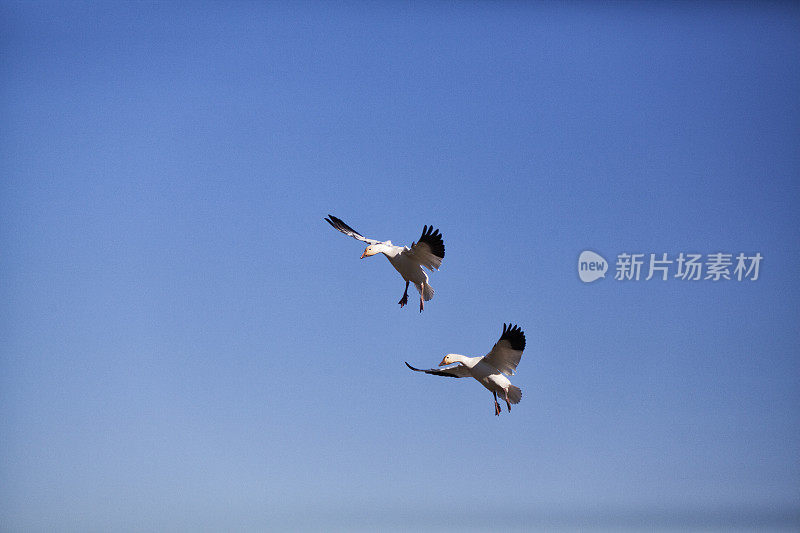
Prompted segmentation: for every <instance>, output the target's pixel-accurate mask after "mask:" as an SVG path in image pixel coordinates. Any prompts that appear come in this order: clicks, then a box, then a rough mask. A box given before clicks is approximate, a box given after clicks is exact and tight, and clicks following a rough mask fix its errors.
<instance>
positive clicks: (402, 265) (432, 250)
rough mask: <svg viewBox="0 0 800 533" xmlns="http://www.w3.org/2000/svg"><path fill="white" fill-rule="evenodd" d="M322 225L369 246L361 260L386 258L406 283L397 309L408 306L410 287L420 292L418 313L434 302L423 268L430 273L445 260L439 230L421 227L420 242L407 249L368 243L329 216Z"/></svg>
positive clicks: (386, 244) (362, 237)
mask: <svg viewBox="0 0 800 533" xmlns="http://www.w3.org/2000/svg"><path fill="white" fill-rule="evenodd" d="M325 221H326V222H327V223H328V224H330V225H331V226H333V227H334V228H336V229H337V230H339V231H341V232H342V233H344V234H345V235H349V236H350V237H353V238H354V239H357V240H359V241H363V242H365V243H367V244H368V246H367V247H366V249H364V253H362V254H361V259H364V258H365V257H369V256H372V255H375V254H383V255H385V256H386V259H388V260H389V262H390V263H391V264H392V266H393V267H394V268H395V270H397V271H398V272H399V273H400V275H401V276H403V279H404V280H405V282H406V290H405V291H404V292H403V297H402V298H400V301H399V302H398V303H399V304H400V307H403V306H404V305H406V304H407V303H408V285H409V283H413V284H414V286H415V287H416V288H417V290H418V291H419V311H420V313H421V312H422V310H423V309H424V308H425V302H427V301H428V300H430V299H431V298H433V287H431V286H430V284H429V283H428V274H426V273H425V271H424V270H423V269H422V267H425V268H427V269H428V270H430V271H431V272H433V271H434V269H436V270H438V269H439V267H440V266H441V265H442V259H444V242H443V241H442V234H441V233H439V230H438V229H437V230H434V229H433V226H423V228H422V235H421V236H420V238H419V241H417V242H415V243H412V244H411V246H410V247H409V246H395V245H394V244H392V241H378V240H376V239H367V238H366V237H364V236H363V235H361V234H360V233H359V232H357V231H356V230H354V229H353V228H351V227H350V226H348V225H347V224H345V223H344V222H342V220H341V219H338V218H336V217H335V216H333V215H328V218H326V219H325Z"/></svg>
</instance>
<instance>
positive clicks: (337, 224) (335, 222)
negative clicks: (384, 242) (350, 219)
mask: <svg viewBox="0 0 800 533" xmlns="http://www.w3.org/2000/svg"><path fill="white" fill-rule="evenodd" d="M325 222H327V223H328V224H330V225H331V226H333V227H334V228H336V229H337V230H339V231H341V232H342V233H344V234H345V235H349V236H351V237H352V238H354V239H358V240H359V241H364V242H366V243H369V244H378V243H379V242H381V241H378V240H375V239H367V238H366V237H364V236H363V235H361V234H360V233H359V232H357V231H356V230H354V229H353V228H351V227H350V226H348V225H347V224H345V223H344V222H343V221H342V219H340V218H336V217H335V216H333V215H328V218H326V219H325Z"/></svg>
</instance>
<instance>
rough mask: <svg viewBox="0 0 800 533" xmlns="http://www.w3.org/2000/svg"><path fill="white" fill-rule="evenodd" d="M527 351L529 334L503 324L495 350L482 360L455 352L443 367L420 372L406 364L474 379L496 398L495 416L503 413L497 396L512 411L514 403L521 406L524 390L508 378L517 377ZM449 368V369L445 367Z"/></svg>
mask: <svg viewBox="0 0 800 533" xmlns="http://www.w3.org/2000/svg"><path fill="white" fill-rule="evenodd" d="M523 350H525V333H524V332H523V331H522V330H521V329H520V328H519V326H515V325H509V326H506V325H505V324H503V333H502V335H500V340H498V341H497V342H496V343H495V345H494V346H493V347H492V349H491V351H490V352H489V353H488V354H486V355H484V356H482V357H467V356H464V355H459V354H455V353H449V354H447V355H446V356H445V357H444V359H442V362H441V363H439V366H440V367H443V368H431V369H428V370H420V369H419V368H414V367H413V366H411V365H409V364H408V363H406V366H407V367H408V368H410V369H411V370H414V371H417V372H425V373H426V374H433V375H435V376H446V377H451V378H466V377H470V376H471V377H473V378H475V379H476V380H478V382H479V383H480V384H481V385H483V386H484V387H486V388H487V389H489V391H490V392H491V393H492V394H493V395H494V414H495V415H499V414H500V404H499V403H497V395H498V394H500V397H501V398H503V399H504V400H505V402H506V405H507V406H508V411H509V412H511V404H512V403H514V404H516V403H519V402H520V400H521V399H522V390H521V389H520V388H519V387H515V386H514V385H512V384H511V381H509V379H508V377H507V376H510V375H513V374H514V371H515V370H516V368H517V365H518V364H519V361H520V358H522V351H523ZM445 365H447V366H445Z"/></svg>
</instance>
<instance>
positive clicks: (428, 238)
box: [419, 224, 444, 259]
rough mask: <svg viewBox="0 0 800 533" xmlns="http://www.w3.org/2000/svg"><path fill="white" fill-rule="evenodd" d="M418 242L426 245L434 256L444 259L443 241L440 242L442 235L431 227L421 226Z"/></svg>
mask: <svg viewBox="0 0 800 533" xmlns="http://www.w3.org/2000/svg"><path fill="white" fill-rule="evenodd" d="M419 242H424V243H427V245H428V246H430V248H431V252H432V253H433V254H434V255H435V256H437V257H439V258H441V259H444V241H443V240H442V234H441V233H439V230H438V229H434V228H433V225H430V226H428V225H427V224H426V225H424V226H422V235H421V236H420V238H419Z"/></svg>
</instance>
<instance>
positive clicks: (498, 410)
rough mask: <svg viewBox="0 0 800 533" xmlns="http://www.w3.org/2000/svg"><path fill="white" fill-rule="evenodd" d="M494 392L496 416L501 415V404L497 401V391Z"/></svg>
mask: <svg viewBox="0 0 800 533" xmlns="http://www.w3.org/2000/svg"><path fill="white" fill-rule="evenodd" d="M492 394H494V415H495V416H499V415H500V404H499V403H497V393H496V392H493V393H492Z"/></svg>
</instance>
